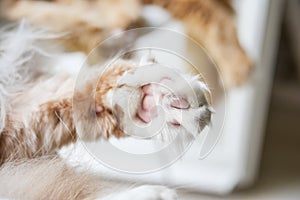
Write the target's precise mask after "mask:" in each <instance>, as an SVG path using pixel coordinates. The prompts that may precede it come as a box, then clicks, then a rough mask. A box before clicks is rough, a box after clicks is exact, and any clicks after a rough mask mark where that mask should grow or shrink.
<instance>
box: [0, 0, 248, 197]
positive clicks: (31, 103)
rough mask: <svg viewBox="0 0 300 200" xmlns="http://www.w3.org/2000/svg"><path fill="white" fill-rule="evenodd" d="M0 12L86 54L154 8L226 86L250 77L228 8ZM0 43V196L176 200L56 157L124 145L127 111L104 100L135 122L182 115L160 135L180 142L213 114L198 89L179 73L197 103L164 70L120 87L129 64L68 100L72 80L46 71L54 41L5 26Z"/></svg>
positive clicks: (70, 6)
mask: <svg viewBox="0 0 300 200" xmlns="http://www.w3.org/2000/svg"><path fill="white" fill-rule="evenodd" d="M2 3H3V4H2V5H3V6H4V7H3V8H5V9H4V11H5V12H4V13H3V14H4V16H5V17H7V18H9V19H13V20H18V19H20V18H22V17H26V18H27V19H28V20H29V21H30V22H31V23H33V24H35V25H36V26H44V25H47V26H48V28H50V30H52V31H53V33H66V32H68V35H67V36H65V37H63V38H64V39H63V40H64V42H65V45H66V49H72V50H82V51H85V52H87V53H88V52H89V51H90V50H91V49H92V48H93V47H94V46H95V45H96V44H97V43H98V42H100V41H101V40H103V38H104V37H106V36H107V35H109V34H110V32H112V31H114V30H115V29H126V28H128V27H129V26H130V24H131V23H133V22H134V21H136V20H137V19H138V17H139V14H140V13H139V12H140V6H141V5H142V4H149V3H151V4H157V5H159V6H162V7H164V8H166V9H167V10H168V11H169V12H171V13H172V14H173V15H174V17H176V18H178V19H180V20H182V21H183V22H184V23H185V24H186V25H187V27H188V30H189V31H190V33H191V35H192V36H193V37H195V38H196V39H197V40H199V41H200V42H202V43H203V44H205V45H206V46H207V48H208V50H209V51H210V52H211V54H212V55H213V56H214V57H215V59H216V61H217V62H218V63H219V65H220V66H222V68H221V69H222V71H223V73H224V75H225V76H226V77H227V79H226V80H227V81H226V82H227V84H228V86H230V85H235V84H239V83H241V82H243V81H244V79H245V77H246V76H247V75H248V71H249V68H250V61H249V59H248V57H247V55H246V54H245V52H244V50H243V49H242V48H241V46H240V44H239V42H238V40H237V35H236V31H235V27H234V24H233V19H232V16H233V13H232V10H231V7H230V6H229V4H228V3H227V1H225V0H223V1H222V0H212V1H206V0H199V1H189V0H186V1H185V0H182V1H180V0H175V1H168V0H165V1H155V0H154V1H151V0H144V1H138V0H129V1H109V0H93V1H79V0H75V1H71V0H54V1H17V0H4V1H3V2H2ZM61 19H65V20H61ZM225 26H226V28H224V27H225ZM223 30H224V31H223ZM225 30H226V31H225ZM0 34H1V36H0V37H1V38H0V106H1V107H0V109H1V110H0V114H1V115H0V120H1V121H0V122H1V124H0V164H1V169H0V177H1V179H0V185H1V187H0V195H1V196H3V197H4V198H12V199H112V200H114V199H122V200H123V199H124V200H126V199H153V200H156V199H166V200H168V199H176V198H177V195H176V193H175V192H174V191H173V190H170V189H168V188H166V187H164V186H135V187H134V186H126V185H123V184H116V183H114V184H112V183H111V182H110V181H107V180H104V179H101V178H99V177H98V176H96V175H93V174H89V173H87V172H85V171H80V170H77V169H76V168H72V167H70V166H68V165H67V164H65V163H64V162H63V161H62V160H61V159H60V158H59V157H57V155H56V151H57V150H58V149H60V148H61V147H63V146H65V145H68V144H70V143H73V142H76V141H77V140H78V139H79V138H80V139H82V140H84V141H96V140H99V139H108V138H110V137H117V138H120V137H123V136H125V134H124V132H123V130H124V129H126V126H127V124H128V123H127V121H126V118H125V117H124V114H123V113H124V109H125V108H124V105H122V103H120V104H118V102H117V103H116V104H114V105H111V104H110V103H109V100H110V93H111V92H115V93H118V92H120V93H122V94H125V95H128V94H129V93H130V94H131V93H133V92H134V93H135V94H136V95H137V96H136V98H135V99H136V101H135V102H133V103H134V104H135V105H136V109H134V110H131V112H132V113H130V114H131V115H132V116H134V118H133V119H134V120H136V121H137V122H138V123H143V124H148V123H150V122H151V120H153V119H155V118H156V117H157V112H156V111H155V106H156V105H157V101H156V99H160V100H159V102H158V103H159V104H160V105H162V106H164V108H165V109H167V110H168V111H170V112H177V111H178V110H181V111H184V112H185V113H186V114H187V115H188V116H191V117H190V121H188V122H187V123H185V122H180V121H179V120H178V119H177V118H176V115H174V116H170V117H168V123H167V128H168V131H165V132H169V134H172V131H171V132H170V130H174V131H176V132H177V133H178V132H179V133H180V131H184V130H186V129H187V130H191V129H193V130H195V129H196V130H197V131H198V132H201V130H202V129H203V128H204V127H205V126H206V125H207V124H208V123H209V121H210V116H211V112H212V109H211V108H210V106H209V104H208V100H207V98H206V95H205V94H206V93H207V92H208V88H207V87H205V84H203V83H202V82H201V81H199V80H198V79H197V78H193V77H189V76H188V75H186V74H182V76H183V77H186V80H189V81H190V82H189V84H190V85H191V86H192V87H193V89H194V90H195V91H197V93H198V95H197V97H198V99H197V102H198V103H196V104H195V103H194V101H192V100H191V99H190V95H189V94H188V93H186V91H187V90H186V88H180V87H177V86H178V85H180V81H181V80H177V79H176V77H173V76H172V75H168V74H165V73H164V72H163V71H156V72H155V73H153V76H151V78H150V79H149V80H146V82H145V81H141V79H142V77H135V76H134V74H135V73H132V74H133V75H132V76H133V77H132V78H134V79H135V80H136V81H135V82H134V83H129V82H128V83H127V82H125V83H122V84H120V83H119V81H118V80H120V79H121V78H122V77H123V76H124V75H125V74H128V73H129V72H135V70H137V69H139V68H140V67H142V66H140V64H139V63H135V62H133V61H131V60H121V61H119V62H117V63H115V64H114V65H113V67H112V68H111V69H110V70H108V71H106V72H105V73H104V74H103V76H101V78H100V77H99V73H100V72H99V71H98V70H97V69H98V68H95V69H96V70H94V68H93V69H91V71H90V73H89V74H88V76H86V78H85V79H83V80H82V81H81V82H82V84H81V87H80V88H79V90H76V91H75V93H74V91H73V88H74V84H75V78H76V77H75V76H74V75H70V74H61V73H58V74H57V73H52V72H50V71H51V68H54V67H55V66H53V63H52V62H51V60H53V59H55V56H54V57H53V55H52V54H51V51H54V52H56V50H55V49H54V50H53V49H48V46H50V45H49V41H50V43H51V42H53V41H55V40H57V39H58V38H57V36H56V35H55V34H49V33H45V32H43V31H41V30H40V29H38V28H37V29H36V28H33V27H31V26H29V25H28V24H27V23H25V22H21V23H20V25H19V26H17V27H15V28H13V27H7V28H5V29H3V30H2V31H1V33H0ZM60 40H61V39H60ZM228 55H230V56H228ZM229 58H230V59H229ZM151 65H153V66H157V65H159V63H152V64H151ZM165 79H167V80H168V81H169V86H170V87H171V88H172V87H173V88H172V90H173V91H174V94H172V95H169V94H166V93H165V91H164V89H163V88H161V87H159V86H156V85H153V84H152V83H153V82H161V81H162V80H165ZM183 85H184V84H183ZM174 95H175V97H176V98H174ZM74 101H76V102H79V104H77V105H79V107H80V106H82V112H81V113H80V114H79V115H74V113H73V112H74V110H73V102H74ZM199 102H200V103H199ZM125 106H126V105H125ZM86 108H88V109H86ZM116 112H117V113H116ZM74 116H75V117H76V118H77V119H76V120H75V119H74ZM89 119H95V120H96V121H97V122H98V124H100V126H99V127H100V129H101V130H100V131H99V127H97V128H96V124H93V123H89V122H90V121H93V120H89ZM75 122H76V124H75ZM179 122H180V123H179Z"/></svg>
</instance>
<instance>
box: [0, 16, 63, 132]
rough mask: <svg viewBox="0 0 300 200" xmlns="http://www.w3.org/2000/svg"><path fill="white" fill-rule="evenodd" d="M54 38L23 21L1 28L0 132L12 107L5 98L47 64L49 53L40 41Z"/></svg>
mask: <svg viewBox="0 0 300 200" xmlns="http://www.w3.org/2000/svg"><path fill="white" fill-rule="evenodd" d="M57 37H58V36H57V35H52V34H49V33H46V32H45V31H43V30H37V29H35V28H33V27H32V26H30V25H29V24H28V23H27V22H26V21H25V20H22V21H21V22H20V23H19V24H18V25H17V26H16V25H9V26H5V27H4V28H2V29H1V30H0V133H1V131H2V130H3V128H4V125H5V121H6V113H7V112H8V110H9V109H10V107H11V105H10V102H9V101H8V98H9V97H10V96H11V95H12V94H14V93H16V92H18V90H19V89H20V88H21V87H24V86H23V85H24V84H25V83H27V82H28V81H29V80H30V79H31V78H32V77H33V76H34V75H36V73H37V72H38V71H40V70H41V68H40V66H43V65H45V63H47V62H45V59H47V58H49V57H50V54H49V51H48V48H45V47H46V45H44V43H43V42H45V40H49V39H53V38H57ZM47 46H48V45H47Z"/></svg>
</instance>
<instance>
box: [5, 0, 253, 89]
mask: <svg viewBox="0 0 300 200" xmlns="http://www.w3.org/2000/svg"><path fill="white" fill-rule="evenodd" d="M4 2H10V4H8V5H9V6H5V8H6V9H4V10H3V13H4V15H5V16H6V17H8V18H10V19H13V20H16V19H20V18H21V17H26V18H28V20H30V21H31V22H32V23H34V24H37V25H40V26H45V25H47V26H49V27H50V28H51V30H53V31H56V32H58V33H62V32H64V33H68V37H67V39H64V42H65V44H66V47H67V48H68V49H70V50H81V51H85V52H86V53H89V52H90V51H91V50H92V49H93V48H94V47H96V45H97V44H98V43H99V42H101V41H103V39H105V38H107V37H108V36H109V35H110V34H111V33H112V32H113V31H114V30H125V29H127V28H129V27H130V26H131V24H133V23H135V22H136V21H137V20H138V19H139V16H140V12H141V11H140V8H141V5H142V4H155V5H158V6H161V7H163V8H165V9H166V10H167V11H169V12H170V13H171V14H172V15H173V16H174V17H175V18H177V19H179V20H181V21H182V22H183V23H184V24H185V25H186V27H187V30H188V32H189V33H190V35H191V36H192V37H193V38H195V39H196V40H197V41H198V42H199V43H201V44H203V45H204V46H205V47H206V48H207V50H208V52H209V53H210V54H211V55H212V57H213V58H214V59H215V61H216V63H217V64H218V66H219V68H220V70H221V73H222V75H223V80H224V82H225V86H226V87H227V88H230V87H233V86H237V85H241V84H243V83H244V82H245V81H246V80H247V78H248V77H249V74H250V72H251V69H252V62H251V60H250V59H249V57H248V56H247V54H246V52H245V51H244V49H243V48H242V47H241V45H240V43H239V40H238V36H237V33H236V28H235V24H234V20H233V17H234V16H233V9H232V7H231V4H230V0H125V1H124V0H114V1H111V0H93V1H81V0H72V1H71V0H53V1H30V0H27V1H18V0H5V1H4Z"/></svg>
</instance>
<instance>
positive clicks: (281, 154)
mask: <svg viewBox="0 0 300 200" xmlns="http://www.w3.org/2000/svg"><path fill="white" fill-rule="evenodd" d="M285 2H286V3H285V4H284V7H283V11H282V12H283V13H282V20H281V23H280V30H279V31H280V39H279V47H278V54H277V56H276V64H275V66H274V67H275V76H274V82H273V86H272V92H271V101H270V104H269V109H268V114H267V123H266V127H265V130H264V139H263V140H264V141H263V148H262V156H261V159H260V165H259V171H258V176H257V179H256V181H255V182H254V183H253V185H252V186H251V187H249V188H247V189H238V188H237V189H236V190H235V191H234V192H233V193H232V194H229V195H228V196H225V197H220V196H207V195H199V194H198V195H196V194H194V195H187V197H188V198H187V199H295V200H296V199H300V23H299V19H300V1H299V0H288V1H285Z"/></svg>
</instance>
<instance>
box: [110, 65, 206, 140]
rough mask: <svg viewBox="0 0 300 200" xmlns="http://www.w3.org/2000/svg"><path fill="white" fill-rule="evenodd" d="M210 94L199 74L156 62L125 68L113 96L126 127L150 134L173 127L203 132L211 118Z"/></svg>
mask: <svg viewBox="0 0 300 200" xmlns="http://www.w3.org/2000/svg"><path fill="white" fill-rule="evenodd" d="M208 96H209V90H208V88H207V87H206V85H205V84H204V83H203V82H201V81H199V80H198V77H192V76H190V75H187V74H184V73H181V72H179V71H176V70H175V69H172V68H168V67H165V66H162V65H160V64H157V63H154V64H151V65H147V66H142V67H138V68H135V69H133V70H130V71H128V72H126V73H125V74H124V75H123V76H122V77H121V78H120V79H119V80H118V87H117V89H116V90H115V91H114V92H113V93H112V94H111V96H110V98H111V101H112V102H113V103H112V107H113V108H114V109H115V110H116V111H117V113H118V115H119V118H120V122H121V123H120V124H121V127H122V129H123V131H124V132H125V133H126V134H128V135H131V136H137V137H144V138H150V137H153V136H155V135H156V134H157V135H158V134H159V133H163V132H164V133H171V132H172V130H174V131H173V132H178V130H183V131H188V132H190V133H192V134H195V133H199V132H201V130H202V129H203V128H204V127H205V126H206V125H208V124H209V122H210V119H211V113H212V108H211V107H210V105H209V103H208V101H209V100H208ZM175 130H176V131H175Z"/></svg>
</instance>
